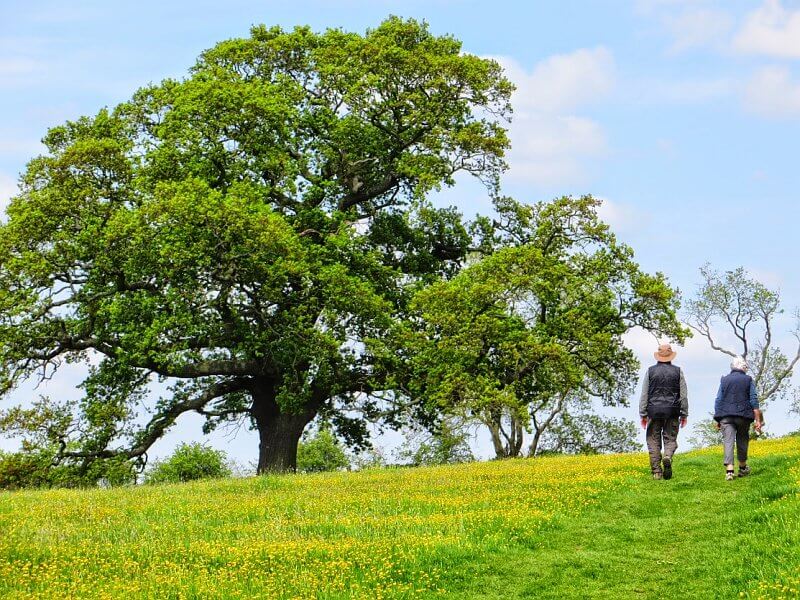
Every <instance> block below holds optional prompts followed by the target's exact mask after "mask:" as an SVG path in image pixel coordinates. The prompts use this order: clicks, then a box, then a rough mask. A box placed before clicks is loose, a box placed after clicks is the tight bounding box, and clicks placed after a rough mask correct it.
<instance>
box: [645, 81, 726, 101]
mask: <svg viewBox="0 0 800 600" xmlns="http://www.w3.org/2000/svg"><path fill="white" fill-rule="evenodd" d="M635 87H636V94H637V97H638V98H639V99H641V100H646V101H647V102H652V103H659V104H660V103H666V104H703V103H706V102H710V101H713V100H719V99H720V98H724V97H726V96H730V95H732V94H734V93H735V92H736V91H737V90H738V89H739V88H740V87H741V85H740V84H739V83H738V82H736V81H734V80H733V79H727V78H717V79H682V80H671V81H670V80H663V79H642V80H641V81H638V82H636V84H635Z"/></svg>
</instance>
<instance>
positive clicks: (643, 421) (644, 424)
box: [642, 417, 647, 429]
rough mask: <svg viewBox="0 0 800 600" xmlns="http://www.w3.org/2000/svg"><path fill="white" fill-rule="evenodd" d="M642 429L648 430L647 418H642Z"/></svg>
mask: <svg viewBox="0 0 800 600" xmlns="http://www.w3.org/2000/svg"><path fill="white" fill-rule="evenodd" d="M642 429H647V417H642Z"/></svg>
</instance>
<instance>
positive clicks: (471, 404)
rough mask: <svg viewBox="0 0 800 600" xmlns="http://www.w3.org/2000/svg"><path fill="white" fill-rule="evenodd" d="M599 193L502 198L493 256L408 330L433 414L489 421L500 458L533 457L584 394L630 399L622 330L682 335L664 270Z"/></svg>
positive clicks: (429, 293) (464, 274) (444, 288)
mask: <svg viewBox="0 0 800 600" xmlns="http://www.w3.org/2000/svg"><path fill="white" fill-rule="evenodd" d="M598 206H599V201H598V200H596V199H594V198H592V197H590V196H586V197H582V198H571V197H565V198H561V199H559V200H556V201H554V202H542V203H538V204H534V205H524V204H520V203H518V202H515V201H513V200H510V199H501V200H500V201H499V202H498V203H497V207H496V208H497V211H498V219H496V220H494V222H493V223H491V224H487V223H484V225H486V228H485V230H484V233H485V234H487V235H486V237H485V243H484V246H485V247H487V248H488V250H490V253H488V254H487V255H486V256H485V257H483V258H481V259H480V260H477V261H476V262H474V264H472V265H470V266H468V267H466V268H464V269H463V270H462V271H461V272H460V273H459V274H458V275H456V276H455V277H453V278H452V279H450V280H443V281H440V282H437V283H435V284H432V285H430V286H428V287H426V288H425V289H423V290H421V291H420V292H419V293H418V294H417V295H416V296H415V298H414V302H413V304H412V308H413V309H414V310H415V311H417V315H418V318H417V320H412V321H410V324H409V325H407V328H408V331H407V333H406V336H407V339H408V342H407V344H408V347H409V348H411V350H410V351H409V354H408V361H409V363H410V365H411V368H410V371H411V373H412V374H411V380H410V383H409V384H408V385H409V387H410V388H411V389H412V394H413V395H415V396H417V397H425V398H426V399H427V404H428V406H429V407H430V409H431V411H432V412H433V413H434V414H436V413H437V412H439V411H444V412H451V413H453V412H456V413H460V414H465V413H466V414H467V415H468V416H473V417H475V418H477V419H478V420H479V421H481V422H482V423H484V424H485V425H486V426H487V427H488V428H489V431H490V433H491V436H492V441H493V443H494V447H495V452H496V454H497V456H498V457H505V456H517V455H519V454H520V452H521V450H522V444H523V437H524V431H525V430H526V429H532V430H533V434H534V436H533V441H532V443H531V448H530V453H531V454H535V453H536V450H537V445H538V442H539V440H540V438H541V436H542V434H543V433H544V432H545V431H546V430H547V428H548V427H549V426H550V425H551V424H552V423H553V421H554V419H556V418H558V419H559V420H560V421H563V419H564V413H565V412H566V411H568V410H569V409H570V407H571V406H572V407H574V406H578V407H581V406H585V402H583V401H582V399H585V398H587V397H597V398H601V399H602V400H603V401H604V402H605V403H607V404H620V403H622V404H626V403H627V401H628V395H629V393H630V391H631V386H632V385H633V383H634V378H635V375H636V371H637V370H638V367H639V364H638V361H637V360H636V358H635V356H634V355H633V353H632V352H631V350H630V349H628V348H626V347H625V345H624V340H623V334H625V333H626V332H627V331H628V330H629V329H631V328H633V327H641V328H644V329H646V330H648V331H652V332H654V333H657V334H659V335H666V336H670V337H672V338H673V339H677V340H682V339H684V337H685V335H686V332H685V330H684V329H683V327H682V326H681V325H680V323H679V322H678V320H677V318H676V311H677V309H678V305H679V299H678V296H677V293H676V292H675V290H673V289H672V288H671V287H670V286H669V285H668V284H667V282H666V279H665V278H664V276H663V275H662V274H660V273H657V274H655V275H649V274H647V273H644V272H643V271H642V270H641V269H640V268H639V266H638V265H637V264H636V263H635V262H634V261H633V252H632V250H631V249H630V248H629V247H628V246H626V245H624V244H621V243H619V242H618V241H617V239H616V237H615V236H614V235H613V233H611V231H610V230H609V228H608V226H607V225H606V224H604V223H603V222H602V221H601V220H600V219H599V218H598V216H597V210H596V209H597V207H598Z"/></svg>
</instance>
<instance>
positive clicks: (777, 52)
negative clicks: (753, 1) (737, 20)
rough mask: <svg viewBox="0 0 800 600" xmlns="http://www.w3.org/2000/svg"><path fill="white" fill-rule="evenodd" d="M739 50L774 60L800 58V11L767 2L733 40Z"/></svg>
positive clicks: (756, 11)
mask: <svg viewBox="0 0 800 600" xmlns="http://www.w3.org/2000/svg"><path fill="white" fill-rule="evenodd" d="M733 46H734V48H735V49H736V50H738V51H740V52H743V53H746V54H758V55H762V56H771V57H774V58H800V9H795V10H788V9H786V8H784V7H783V5H782V4H781V1H780V0H765V2H764V4H763V5H762V6H761V7H760V8H758V9H757V10H755V11H753V12H751V13H749V14H748V15H747V17H746V18H745V21H744V24H743V25H742V27H741V29H740V30H739V32H738V33H737V35H736V37H735V38H734V40H733Z"/></svg>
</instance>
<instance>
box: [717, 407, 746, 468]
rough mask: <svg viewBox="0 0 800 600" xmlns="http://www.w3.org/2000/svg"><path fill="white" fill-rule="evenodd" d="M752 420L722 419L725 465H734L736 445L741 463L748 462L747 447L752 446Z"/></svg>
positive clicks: (720, 423)
mask: <svg viewBox="0 0 800 600" xmlns="http://www.w3.org/2000/svg"><path fill="white" fill-rule="evenodd" d="M750 423H752V421H751V420H750V419H745V418H744V417H722V418H721V419H720V421H719V428H720V429H721V430H722V447H723V449H724V453H725V457H724V458H723V463H724V464H726V465H732V464H733V446H734V444H735V445H736V454H737V455H738V456H737V457H738V459H739V462H740V463H742V464H744V463H746V462H747V447H748V446H749V445H750Z"/></svg>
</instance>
